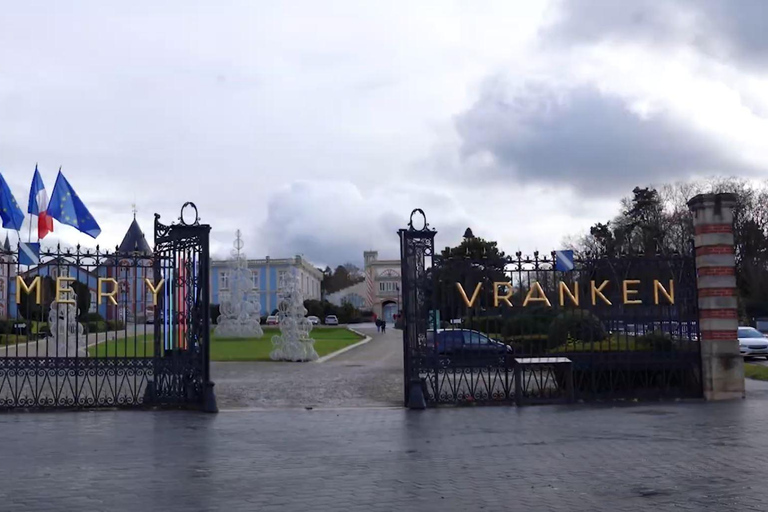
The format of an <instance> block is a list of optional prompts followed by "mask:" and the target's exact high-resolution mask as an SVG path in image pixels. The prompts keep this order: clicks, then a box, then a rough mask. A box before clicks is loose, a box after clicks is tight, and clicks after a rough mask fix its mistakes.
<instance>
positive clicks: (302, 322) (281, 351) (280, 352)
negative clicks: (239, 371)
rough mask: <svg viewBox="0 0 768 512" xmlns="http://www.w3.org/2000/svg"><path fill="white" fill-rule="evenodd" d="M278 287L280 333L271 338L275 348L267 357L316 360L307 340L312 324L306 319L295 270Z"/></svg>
mask: <svg viewBox="0 0 768 512" xmlns="http://www.w3.org/2000/svg"><path fill="white" fill-rule="evenodd" d="M280 284H281V288H282V292H281V301H280V305H279V306H278V308H277V311H278V313H277V318H278V322H279V326H280V334H279V335H275V336H272V345H273V346H274V347H275V348H274V350H273V351H272V353H271V354H270V355H269V357H270V358H272V360H274V361H315V360H317V359H318V355H317V352H316V351H315V347H314V344H315V340H313V339H312V338H310V337H309V332H310V331H311V330H312V322H310V321H309V319H307V317H306V314H307V310H306V308H305V307H304V296H303V294H302V293H301V286H300V282H299V276H298V275H297V273H296V270H295V269H294V270H293V272H291V273H287V274H286V275H285V277H284V280H283V282H282V283H280Z"/></svg>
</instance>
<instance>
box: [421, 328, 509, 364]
mask: <svg viewBox="0 0 768 512" xmlns="http://www.w3.org/2000/svg"><path fill="white" fill-rule="evenodd" d="M427 346H428V347H429V348H432V349H433V350H432V351H431V354H430V355H428V361H427V364H429V365H433V364H436V365H438V366H440V367H441V368H447V367H449V366H507V365H509V364H510V363H511V361H512V354H513V350H512V347H510V346H509V345H506V344H504V343H502V342H500V341H497V340H494V339H492V338H489V337H488V336H486V335H485V334H483V333H481V332H478V331H473V330H469V329H438V331H437V334H435V331H427Z"/></svg>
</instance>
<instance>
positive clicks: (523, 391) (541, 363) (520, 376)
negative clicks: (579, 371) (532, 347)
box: [513, 357, 574, 405]
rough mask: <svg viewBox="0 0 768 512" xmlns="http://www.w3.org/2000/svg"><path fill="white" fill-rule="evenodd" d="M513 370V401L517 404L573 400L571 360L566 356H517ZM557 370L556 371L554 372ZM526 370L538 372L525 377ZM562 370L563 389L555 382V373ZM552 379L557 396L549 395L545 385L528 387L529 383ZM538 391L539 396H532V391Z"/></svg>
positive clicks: (543, 382) (547, 381)
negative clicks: (536, 387) (533, 387)
mask: <svg viewBox="0 0 768 512" xmlns="http://www.w3.org/2000/svg"><path fill="white" fill-rule="evenodd" d="M513 361H514V371H515V403H516V404H517V405H528V404H542V403H571V402H573V401H574V393H573V362H572V361H571V360H570V359H568V358H567V357H517V358H515V359H514V360H513ZM556 370H557V372H556ZM526 372H529V374H530V372H533V373H535V372H538V373H539V375H538V376H536V375H533V376H532V377H531V378H527V377H528V375H526ZM560 372H562V374H561V375H563V376H564V380H565V389H562V388H561V386H560V384H559V383H558V382H557V380H558V379H557V374H558V373H560ZM552 381H554V383H555V391H557V392H558V393H557V395H559V396H554V397H552V396H549V395H550V393H549V391H550V389H549V388H548V387H547V386H544V388H543V389H542V386H539V389H536V390H533V389H529V384H531V383H535V384H536V385H540V384H545V385H546V384H550V383H552ZM535 391H539V392H540V396H534V395H533V393H532V392H535Z"/></svg>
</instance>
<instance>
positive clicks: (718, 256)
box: [688, 194, 744, 400]
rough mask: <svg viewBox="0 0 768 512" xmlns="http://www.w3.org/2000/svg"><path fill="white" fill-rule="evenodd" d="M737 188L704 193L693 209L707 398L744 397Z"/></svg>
mask: <svg viewBox="0 0 768 512" xmlns="http://www.w3.org/2000/svg"><path fill="white" fill-rule="evenodd" d="M735 205H736V196H735V195H734V194H700V195H698V196H696V197H694V198H693V199H691V200H690V201H689V202H688V207H689V208H690V209H691V212H692V213H693V225H694V230H695V231H694V232H695V247H696V276H697V286H698V297H699V331H700V340H701V341H700V342H701V371H702V376H701V377H702V384H703V390H704V398H705V399H707V400H726V399H731V398H744V359H743V358H742V356H741V354H740V353H739V341H738V336H737V328H738V325H739V320H738V299H737V289H736V260H735V255H734V242H733V207H734V206H735Z"/></svg>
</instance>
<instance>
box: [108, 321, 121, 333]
mask: <svg viewBox="0 0 768 512" xmlns="http://www.w3.org/2000/svg"><path fill="white" fill-rule="evenodd" d="M123 329H125V323H124V322H123V321H122V320H108V321H107V330H108V331H121V330H123Z"/></svg>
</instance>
